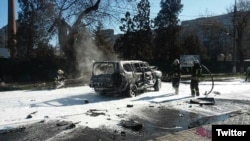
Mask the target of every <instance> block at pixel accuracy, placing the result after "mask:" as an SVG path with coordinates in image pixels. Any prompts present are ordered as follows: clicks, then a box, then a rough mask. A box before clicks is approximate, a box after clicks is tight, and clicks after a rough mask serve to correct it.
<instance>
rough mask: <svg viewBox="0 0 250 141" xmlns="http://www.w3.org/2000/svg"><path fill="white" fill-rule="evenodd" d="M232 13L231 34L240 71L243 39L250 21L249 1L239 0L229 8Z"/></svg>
mask: <svg viewBox="0 0 250 141" xmlns="http://www.w3.org/2000/svg"><path fill="white" fill-rule="evenodd" d="M229 13H232V15H233V18H232V23H233V29H234V32H233V35H234V38H235V41H236V47H237V48H236V50H235V51H236V53H237V55H238V57H239V65H240V72H243V71H244V49H243V39H244V36H245V32H246V29H247V27H248V26H249V22H250V1H249V0H239V1H238V2H237V3H235V5H233V6H232V7H231V8H229Z"/></svg>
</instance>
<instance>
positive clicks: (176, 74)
mask: <svg viewBox="0 0 250 141" xmlns="http://www.w3.org/2000/svg"><path fill="white" fill-rule="evenodd" d="M180 79H181V70H180V61H179V60H178V59H175V60H174V62H173V66H172V87H173V88H174V90H175V94H178V93H179V85H180Z"/></svg>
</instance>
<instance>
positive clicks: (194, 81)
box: [190, 60, 202, 96]
mask: <svg viewBox="0 0 250 141" xmlns="http://www.w3.org/2000/svg"><path fill="white" fill-rule="evenodd" d="M193 63H194V65H193V67H192V76H191V84H190V88H191V94H192V96H199V95H200V92H199V81H200V76H201V73H202V68H201V65H200V63H199V61H198V60H195V61H194V62H193Z"/></svg>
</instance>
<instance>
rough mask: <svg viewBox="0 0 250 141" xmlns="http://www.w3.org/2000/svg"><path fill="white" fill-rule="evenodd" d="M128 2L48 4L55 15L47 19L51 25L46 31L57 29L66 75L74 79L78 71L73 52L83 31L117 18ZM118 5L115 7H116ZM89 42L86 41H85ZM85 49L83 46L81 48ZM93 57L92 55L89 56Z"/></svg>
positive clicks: (96, 0) (60, 0) (76, 0)
mask: <svg viewBox="0 0 250 141" xmlns="http://www.w3.org/2000/svg"><path fill="white" fill-rule="evenodd" d="M129 2H130V0H115V1H112V0H55V2H54V3H51V5H52V7H53V9H54V11H55V13H54V15H52V16H51V19H52V21H54V22H53V24H52V26H51V28H50V29H49V32H52V31H55V30H57V33H58V41H59V45H60V47H61V49H62V51H63V53H64V56H65V58H66V60H67V64H68V68H69V70H68V71H69V72H70V73H72V74H75V75H73V76H72V77H76V76H77V74H78V72H79V69H78V66H79V64H78V63H79V62H78V61H77V53H78V50H77V49H76V48H79V46H80V45H79V44H77V42H78V43H80V40H82V38H85V39H86V36H88V35H89V33H84V32H86V31H87V29H89V28H91V26H92V27H94V26H96V25H97V24H98V23H99V22H103V21H104V20H111V19H118V18H117V16H119V14H118V15H117V13H119V12H120V11H116V10H118V9H121V8H119V7H120V6H121V5H126V4H125V3H129ZM117 3H118V4H117ZM87 40H88V41H90V38H88V39H87ZM85 47H86V46H85ZM92 56H93V55H92Z"/></svg>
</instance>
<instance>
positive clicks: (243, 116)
mask: <svg viewBox="0 0 250 141" xmlns="http://www.w3.org/2000/svg"><path fill="white" fill-rule="evenodd" d="M221 124H225V125H229V124H230V125H250V111H247V112H242V113H239V114H234V115H231V117H230V118H228V119H226V120H224V121H220V122H215V123H212V124H208V125H204V126H200V127H195V128H191V129H188V130H185V131H180V132H176V133H174V134H169V135H166V136H162V137H159V138H156V139H153V140H150V141H195V140H199V141H211V140H212V125H221Z"/></svg>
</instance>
